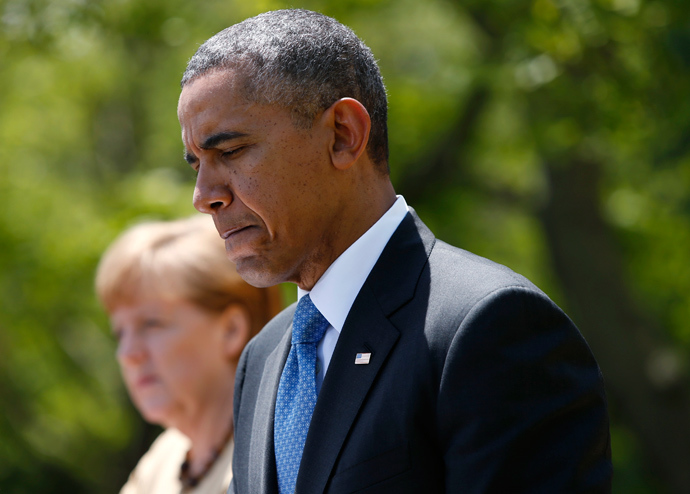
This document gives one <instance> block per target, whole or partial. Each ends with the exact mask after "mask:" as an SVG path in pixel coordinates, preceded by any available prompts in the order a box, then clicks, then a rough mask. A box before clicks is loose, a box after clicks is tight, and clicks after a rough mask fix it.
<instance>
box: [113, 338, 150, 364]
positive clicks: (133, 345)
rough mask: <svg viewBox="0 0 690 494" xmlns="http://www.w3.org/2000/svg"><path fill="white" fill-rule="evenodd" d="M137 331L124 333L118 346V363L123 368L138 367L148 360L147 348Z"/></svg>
mask: <svg viewBox="0 0 690 494" xmlns="http://www.w3.org/2000/svg"><path fill="white" fill-rule="evenodd" d="M136 333H137V332H136V331H122V333H121V334H120V340H119V341H118V344H117V354H116V356H117V361H118V362H119V363H120V365H121V366H131V365H136V364H139V363H141V362H143V361H144V359H145V358H146V348H145V346H144V342H143V341H142V339H141V337H140V336H138V335H137V334H136Z"/></svg>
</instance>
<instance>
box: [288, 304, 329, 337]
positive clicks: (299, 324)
mask: <svg viewBox="0 0 690 494" xmlns="http://www.w3.org/2000/svg"><path fill="white" fill-rule="evenodd" d="M327 327H328V321H327V320H326V318H325V317H323V315H321V313H320V312H319V309H317V308H316V306H315V305H314V303H313V302H312V301H311V298H309V295H305V296H304V297H302V298H301V299H299V302H297V309H296V310H295V315H294V317H293V319H292V343H293V344H295V343H318V342H319V341H320V340H321V338H323V334H324V333H325V332H326V328H327Z"/></svg>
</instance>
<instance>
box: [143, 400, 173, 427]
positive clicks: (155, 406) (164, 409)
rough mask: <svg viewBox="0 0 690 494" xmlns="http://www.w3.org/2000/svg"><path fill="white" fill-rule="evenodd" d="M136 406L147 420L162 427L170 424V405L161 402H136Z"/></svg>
mask: <svg viewBox="0 0 690 494" xmlns="http://www.w3.org/2000/svg"><path fill="white" fill-rule="evenodd" d="M136 407H137V410H139V413H140V414H141V416H142V417H144V420H146V421H147V422H149V423H151V424H156V425H161V426H163V427H170V426H171V425H172V422H173V421H172V420H171V410H170V406H167V405H165V404H162V403H137V404H136Z"/></svg>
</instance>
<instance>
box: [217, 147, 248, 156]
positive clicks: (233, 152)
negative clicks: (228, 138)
mask: <svg viewBox="0 0 690 494" xmlns="http://www.w3.org/2000/svg"><path fill="white" fill-rule="evenodd" d="M245 149H246V146H240V147H236V148H234V149H230V150H228V151H222V152H221V153H220V155H221V157H222V158H231V157H234V156H236V155H238V154H239V153H240V152H242V151H243V150H245Z"/></svg>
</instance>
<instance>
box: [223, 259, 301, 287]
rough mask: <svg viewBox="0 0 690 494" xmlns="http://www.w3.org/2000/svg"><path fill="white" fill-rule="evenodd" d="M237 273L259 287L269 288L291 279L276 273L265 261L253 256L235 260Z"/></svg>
mask: <svg viewBox="0 0 690 494" xmlns="http://www.w3.org/2000/svg"><path fill="white" fill-rule="evenodd" d="M235 267H236V269H237V274H239V275H240V277H241V278H242V279H243V280H244V281H246V282H247V283H249V284H250V285H252V286H255V287H257V288H267V287H269V286H274V285H277V284H278V283H284V282H286V281H290V279H288V277H286V276H280V275H278V274H276V273H274V272H273V271H272V270H271V269H270V268H269V267H268V265H267V263H265V262H257V261H256V260H255V259H252V258H244V259H238V260H237V261H235Z"/></svg>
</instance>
